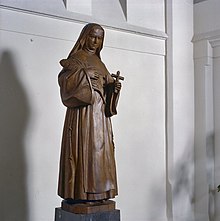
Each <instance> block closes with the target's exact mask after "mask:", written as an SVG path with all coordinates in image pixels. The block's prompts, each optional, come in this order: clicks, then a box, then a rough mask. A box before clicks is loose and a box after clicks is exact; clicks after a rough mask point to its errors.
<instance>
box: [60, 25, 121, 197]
mask: <svg viewBox="0 0 220 221" xmlns="http://www.w3.org/2000/svg"><path fill="white" fill-rule="evenodd" d="M103 40H104V30H103V28H102V27H101V26H100V25H98V24H88V25H86V26H85V27H84V28H83V30H82V32H81V34H80V36H79V39H78V40H77V42H76V44H75V46H74V47H73V49H72V51H71V52H70V54H69V56H68V58H67V59H63V60H61V61H60V64H61V65H62V67H63V69H62V71H61V72H60V74H59V76H58V81H59V86H60V93H61V99H62V102H63V104H64V105H65V106H66V107H67V112H66V118H65V123H64V129H63V138H62V145H61V156H60V171H59V183H58V195H59V196H60V197H62V198H63V199H67V200H85V201H93V200H99V201H100V200H106V199H109V198H114V197H115V196H116V195H117V194H118V190H117V179H116V167H115V157H114V148H115V147H114V142H113V133H112V125H111V119H110V117H111V116H112V115H114V114H116V105H117V101H118V96H119V92H120V89H121V83H120V82H118V81H117V80H115V79H114V78H113V77H112V76H111V75H110V73H109V72H108V70H107V68H106V67H105V65H104V63H103V62H102V60H101V57H100V51H101V50H102V47H103Z"/></svg>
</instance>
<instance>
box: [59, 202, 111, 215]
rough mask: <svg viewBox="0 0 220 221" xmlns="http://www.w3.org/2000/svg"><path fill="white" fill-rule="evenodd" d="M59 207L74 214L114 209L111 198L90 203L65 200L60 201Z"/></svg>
mask: <svg viewBox="0 0 220 221" xmlns="http://www.w3.org/2000/svg"><path fill="white" fill-rule="evenodd" d="M61 208H62V209H63V210H65V211H67V212H71V213H76V214H90V213H97V212H106V211H112V210H115V202H114V201H112V200H106V201H103V202H91V203H73V204H70V203H67V201H66V200H63V201H62V204H61Z"/></svg>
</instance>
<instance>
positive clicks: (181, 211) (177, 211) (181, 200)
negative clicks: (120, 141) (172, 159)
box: [150, 144, 194, 221]
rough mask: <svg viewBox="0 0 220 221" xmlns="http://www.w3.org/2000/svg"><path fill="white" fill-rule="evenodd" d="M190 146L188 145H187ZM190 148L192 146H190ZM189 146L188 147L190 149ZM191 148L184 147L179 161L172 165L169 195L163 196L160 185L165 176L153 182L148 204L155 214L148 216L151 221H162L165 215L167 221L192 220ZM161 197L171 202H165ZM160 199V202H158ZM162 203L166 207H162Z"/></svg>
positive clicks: (192, 174) (192, 168)
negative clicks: (149, 203) (172, 173)
mask: <svg viewBox="0 0 220 221" xmlns="http://www.w3.org/2000/svg"><path fill="white" fill-rule="evenodd" d="M189 145H190V144H189ZM191 146H192V144H191ZM191 146H190V147H191ZM193 151H194V150H193V147H191V149H190V148H189V147H186V150H185V152H183V153H182V155H181V157H180V159H179V160H178V161H177V162H176V164H175V165H173V172H174V178H173V182H172V184H171V186H170V187H169V188H170V190H169V191H170V193H168V192H167V194H171V195H164V190H163V188H161V185H165V183H164V179H165V175H164V174H163V175H161V176H160V177H159V176H158V179H157V180H154V183H153V185H152V189H151V194H152V196H151V198H150V202H151V205H152V211H154V210H155V214H150V215H151V218H152V220H164V219H163V214H164V212H165V213H167V214H166V216H167V218H169V219H168V220H174V219H173V218H174V217H175V220H176V219H177V220H180V221H182V220H184V221H186V220H193V207H194V155H193V153H194V152H193ZM162 196H165V198H166V197H167V198H168V199H169V200H171V201H170V202H169V203H167V202H166V199H164V198H163V197H162ZM158 199H161V200H158ZM164 202H166V203H167V205H164ZM155 205H157V206H155Z"/></svg>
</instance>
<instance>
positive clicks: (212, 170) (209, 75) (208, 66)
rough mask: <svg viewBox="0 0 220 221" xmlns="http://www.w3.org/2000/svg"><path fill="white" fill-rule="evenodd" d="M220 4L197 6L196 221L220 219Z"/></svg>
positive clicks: (195, 21) (210, 1)
mask: <svg viewBox="0 0 220 221" xmlns="http://www.w3.org/2000/svg"><path fill="white" fill-rule="evenodd" d="M219 9H220V2H219V1H218V0H208V1H204V2H201V3H198V4H196V5H195V7H194V27H195V28H194V32H195V35H194V39H193V41H194V63H195V104H196V106H195V109H196V121H195V124H196V136H195V183H196V190H195V200H196V205H195V215H196V220H199V221H203V220H204V221H205V220H211V221H212V220H216V221H217V220H219V217H220V214H219V208H220V196H219V194H218V193H217V191H216V188H217V186H218V185H219V184H220V173H219V167H220V164H219V162H220V161H219V159H220V151H219V144H220V141H219V136H220V133H219V125H220V122H219V108H220V104H219V83H220V79H219V68H220V61H219V54H220V51H219V46H220V44H219V42H220V25H219V22H218V21H219V19H220V15H219Z"/></svg>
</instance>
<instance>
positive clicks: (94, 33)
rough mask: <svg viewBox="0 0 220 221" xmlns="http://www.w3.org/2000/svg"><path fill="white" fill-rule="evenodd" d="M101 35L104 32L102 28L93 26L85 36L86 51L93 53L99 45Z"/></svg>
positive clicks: (102, 35) (101, 38)
mask: <svg viewBox="0 0 220 221" xmlns="http://www.w3.org/2000/svg"><path fill="white" fill-rule="evenodd" d="M103 37H104V33H103V30H102V29H100V28H98V27H95V28H93V29H92V30H91V31H90V33H89V35H88V36H87V39H86V44H85V48H86V49H87V50H88V51H90V52H93V53H95V52H96V50H97V49H98V48H99V47H100V46H101V44H102V41H103Z"/></svg>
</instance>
